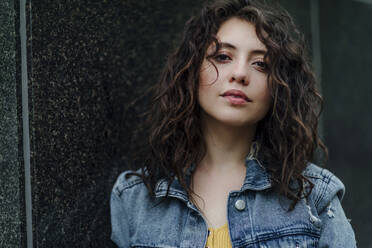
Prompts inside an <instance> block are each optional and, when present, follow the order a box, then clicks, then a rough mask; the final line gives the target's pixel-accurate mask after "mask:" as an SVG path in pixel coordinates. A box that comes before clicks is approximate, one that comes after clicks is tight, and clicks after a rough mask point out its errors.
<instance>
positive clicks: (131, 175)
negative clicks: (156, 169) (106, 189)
mask: <svg viewBox="0 0 372 248" xmlns="http://www.w3.org/2000/svg"><path fill="white" fill-rule="evenodd" d="M140 174H141V169H138V170H136V171H134V170H127V171H124V172H122V173H121V174H120V175H119V176H118V178H117V179H116V182H115V184H114V187H113V189H112V194H115V195H116V196H117V197H121V195H122V194H123V192H124V191H138V190H144V188H145V185H144V182H143V180H142V178H141V176H140Z"/></svg>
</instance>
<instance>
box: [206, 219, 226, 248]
mask: <svg viewBox="0 0 372 248" xmlns="http://www.w3.org/2000/svg"><path fill="white" fill-rule="evenodd" d="M208 230H209V236H208V240H207V244H206V245H205V247H206V248H232V246H231V241H230V236H229V227H228V225H227V223H226V224H225V225H223V226H221V227H218V228H208Z"/></svg>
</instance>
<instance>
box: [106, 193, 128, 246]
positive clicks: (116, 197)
mask: <svg viewBox="0 0 372 248" xmlns="http://www.w3.org/2000/svg"><path fill="white" fill-rule="evenodd" d="M121 193H122V192H119V190H118V189H117V187H115V186H114V188H113V190H112V192H111V200H110V211H111V239H112V241H114V242H115V244H116V245H117V246H118V247H120V248H127V247H128V248H129V225H128V215H127V213H126V211H125V206H124V204H123V194H121Z"/></svg>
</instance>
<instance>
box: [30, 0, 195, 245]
mask: <svg viewBox="0 0 372 248" xmlns="http://www.w3.org/2000/svg"><path fill="white" fill-rule="evenodd" d="M199 4H200V3H199V1H189V0H188V1H186V0H178V1H171V0H162V1H143V0H136V1H132V0H128V1H119V0H112V1H95V2H89V3H87V2H83V1H77V0H76V1H73V0H69V1H53V2H49V3H48V4H45V2H43V1H34V2H33V3H32V37H33V39H32V47H29V49H32V59H31V64H32V80H31V83H32V101H33V120H32V123H31V126H32V127H33V137H32V142H33V144H34V145H33V159H32V168H33V173H32V182H33V214H34V235H35V236H34V240H35V241H34V242H35V245H36V246H37V247H38V248H39V247H111V246H112V244H111V242H110V239H109V234H110V231H111V229H110V222H109V196H110V192H111V189H112V186H113V183H114V180H115V179H116V177H117V176H118V175H119V173H120V172H121V171H123V170H124V169H125V168H126V166H125V164H124V162H122V161H125V160H126V154H127V151H128V149H129V146H130V145H131V143H132V142H135V140H132V136H131V133H132V131H133V129H134V128H135V127H136V119H135V113H136V112H137V109H138V108H139V106H137V105H134V106H131V105H129V103H130V102H131V101H133V100H134V99H137V98H139V97H140V96H141V94H142V93H143V91H144V90H145V89H147V88H148V87H149V86H150V85H152V84H153V83H154V82H155V81H156V79H157V76H158V72H159V70H160V68H161V66H162V64H163V63H164V62H165V58H166V56H167V53H168V48H169V47H170V46H171V45H172V44H173V43H174V42H175V41H176V40H177V38H178V35H179V31H180V30H181V29H182V27H183V24H184V22H185V20H186V18H187V17H188V16H189V15H190V12H191V10H192V8H196V7H197V6H198V5H199ZM144 100H146V99H144ZM140 102H141V101H140Z"/></svg>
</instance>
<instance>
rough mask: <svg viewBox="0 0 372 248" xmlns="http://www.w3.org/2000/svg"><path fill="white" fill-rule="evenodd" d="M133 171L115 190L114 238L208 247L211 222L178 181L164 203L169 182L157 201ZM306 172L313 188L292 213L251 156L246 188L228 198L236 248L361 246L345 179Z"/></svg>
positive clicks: (164, 247) (312, 168)
mask: <svg viewBox="0 0 372 248" xmlns="http://www.w3.org/2000/svg"><path fill="white" fill-rule="evenodd" d="M128 172H130V171H126V172H123V173H122V174H121V175H120V176H119V177H118V179H117V181H116V183H115V185H114V187H113V190H112V193H111V224H112V235H111V239H112V240H113V241H114V242H115V243H116V244H117V245H118V246H119V247H121V248H124V247H137V248H140V247H142V248H145V247H147V248H149V247H157V248H203V247H205V244H206V241H207V237H208V226H207V223H206V221H205V219H204V217H203V216H202V214H201V213H200V211H199V210H198V208H197V207H196V206H195V205H194V204H193V203H192V202H191V201H190V200H189V199H188V197H187V194H186V192H185V190H184V189H183V188H182V187H181V186H180V184H179V182H178V181H177V179H175V180H174V181H173V182H172V184H171V186H170V191H169V197H168V199H166V200H165V201H161V202H160V200H161V199H162V198H164V197H165V195H166V191H167V186H168V183H167V181H165V180H160V181H159V182H158V183H157V186H156V190H155V198H154V199H152V198H151V197H150V196H149V194H148V191H147V188H146V187H145V185H144V183H143V181H142V180H141V179H140V178H139V177H138V176H129V177H128V178H127V177H126V175H127V174H128ZM189 174H190V173H188V174H187V175H189ZM303 175H304V176H306V177H307V178H308V179H310V181H312V183H314V188H313V191H312V193H311V194H310V196H309V197H308V198H307V199H302V200H300V201H299V202H298V203H297V205H296V207H295V208H294V210H292V211H288V206H289V205H288V204H289V203H290V201H289V200H288V199H285V198H284V197H282V196H279V195H278V194H277V193H275V191H273V190H270V188H271V183H270V176H269V174H268V173H267V171H266V170H265V169H264V167H262V165H261V163H260V162H259V161H258V160H256V159H254V158H248V157H247V159H246V176H245V180H244V183H243V186H242V188H241V189H240V190H239V191H231V192H230V193H229V196H228V200H227V219H228V228H229V235H230V240H231V243H232V247H233V248H241V247H247V248H248V247H249V248H264V247H265V248H268V247H269V248H276V247H284V248H290V247H293V248H296V247H320V248H325V247H329V248H336V247H339V248H352V247H356V241H355V236H354V232H353V229H352V227H351V225H350V223H349V221H348V220H347V218H346V216H345V213H344V211H343V209H342V207H341V204H340V201H341V199H342V197H343V195H344V192H345V188H344V185H343V184H342V182H341V181H340V180H339V179H338V178H337V177H336V176H334V175H333V174H332V173H331V172H329V171H328V170H326V169H321V168H320V167H318V166H316V165H314V164H309V165H308V166H307V168H306V169H305V171H304V172H303ZM163 200H164V199H163Z"/></svg>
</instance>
